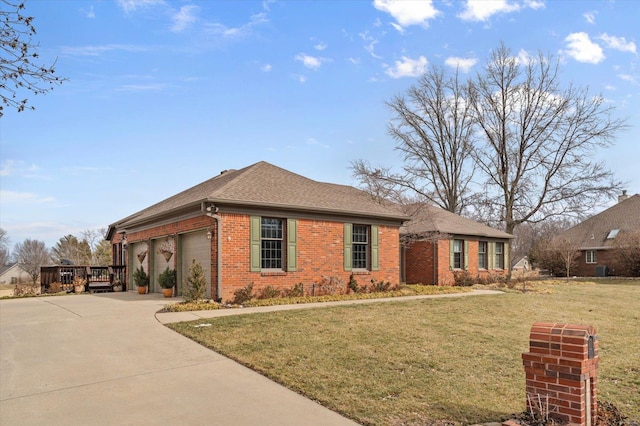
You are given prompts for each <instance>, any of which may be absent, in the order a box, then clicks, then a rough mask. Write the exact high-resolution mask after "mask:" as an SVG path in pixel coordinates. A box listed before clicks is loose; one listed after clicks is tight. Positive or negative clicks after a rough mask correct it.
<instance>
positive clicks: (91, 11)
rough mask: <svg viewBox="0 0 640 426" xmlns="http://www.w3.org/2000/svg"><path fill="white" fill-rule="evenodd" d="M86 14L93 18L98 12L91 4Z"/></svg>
mask: <svg viewBox="0 0 640 426" xmlns="http://www.w3.org/2000/svg"><path fill="white" fill-rule="evenodd" d="M84 16H86V17H87V18H89V19H93V18H95V17H96V12H95V11H94V10H93V6H91V7H90V8H89V10H87V11H86V12H84Z"/></svg>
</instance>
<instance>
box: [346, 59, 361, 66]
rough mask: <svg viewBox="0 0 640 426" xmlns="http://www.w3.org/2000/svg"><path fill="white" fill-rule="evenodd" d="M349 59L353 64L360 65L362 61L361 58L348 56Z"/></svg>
mask: <svg viewBox="0 0 640 426" xmlns="http://www.w3.org/2000/svg"><path fill="white" fill-rule="evenodd" d="M347 60H348V61H349V62H351V63H352V64H353V65H358V64H359V63H360V58H348V59H347Z"/></svg>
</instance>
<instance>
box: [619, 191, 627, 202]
mask: <svg viewBox="0 0 640 426" xmlns="http://www.w3.org/2000/svg"><path fill="white" fill-rule="evenodd" d="M627 198H629V196H628V195H627V190H626V189H625V190H623V191H622V195H618V202H621V201H624V200H626V199H627Z"/></svg>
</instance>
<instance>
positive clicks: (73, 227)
mask: <svg viewBox="0 0 640 426" xmlns="http://www.w3.org/2000/svg"><path fill="white" fill-rule="evenodd" d="M26 13H27V14H28V15H31V16H34V17H35V18H36V19H35V26H36V28H37V30H38V34H37V41H38V42H39V43H40V48H39V51H40V54H41V59H42V61H43V63H50V62H51V61H52V60H54V59H55V58H57V73H58V74H60V75H62V76H65V77H67V78H69V81H67V82H66V83H65V84H63V85H62V86H59V87H56V89H55V90H54V91H53V92H51V93H49V94H47V95H45V96H36V97H33V96H32V97H31V98H30V99H31V103H32V104H33V105H34V106H35V107H36V110H35V111H27V112H22V113H17V112H14V111H10V110H6V109H5V115H4V117H2V118H0V190H1V193H0V227H2V228H4V229H5V230H7V231H8V234H9V238H10V240H11V247H13V245H14V244H15V243H16V242H21V241H23V240H24V239H25V238H35V239H38V240H42V241H44V242H45V243H46V244H47V246H52V245H54V244H55V243H56V242H57V241H58V240H59V238H61V237H62V236H64V235H66V234H74V235H77V236H80V234H81V232H82V231H83V230H87V229H97V228H102V227H106V226H107V225H109V224H110V223H113V222H115V221H116V220H118V219H121V218H123V217H125V216H128V215H129V214H132V213H134V212H136V211H138V210H140V209H142V208H145V207H147V206H149V205H151V204H153V203H156V202H158V201H160V200H162V199H164V198H166V197H168V196H171V195H173V194H175V193H177V192H179V191H181V190H184V189H187V188H189V187H191V186H193V185H195V184H197V183H199V182H202V181H204V180H206V179H209V178H211V177H213V176H215V175H217V174H218V173H219V172H220V171H221V170H224V169H232V168H233V169H237V168H242V167H244V166H247V165H250V164H253V163H255V162H257V161H261V160H264V161H268V162H270V163H273V164H275V165H278V166H280V167H283V168H286V169H288V170H291V171H293V172H296V173H299V174H302V175H304V176H307V177H309V178H312V179H315V180H320V181H326V182H334V183H341V184H356V182H355V181H354V179H353V177H352V176H351V171H350V169H349V166H350V164H351V161H353V160H356V159H366V160H368V161H370V162H371V163H372V164H382V165H388V166H398V165H400V164H401V159H400V156H399V154H398V153H397V152H396V151H394V149H393V147H394V145H395V143H394V141H393V140H392V138H391V137H390V136H389V135H388V133H387V123H388V121H389V119H390V118H391V113H390V111H389V110H388V109H387V108H386V107H385V105H384V102H385V101H387V100H390V99H391V98H392V97H393V96H394V95H397V94H402V93H403V92H404V91H406V89H407V88H409V87H410V86H411V85H413V84H414V83H415V82H416V79H417V77H418V76H419V75H420V73H421V72H422V71H423V70H424V69H425V67H428V66H430V65H445V66H451V67H455V66H456V65H458V66H459V67H460V69H461V70H462V71H463V72H464V73H468V74H469V75H473V73H475V72H477V71H479V70H480V68H481V67H482V66H483V64H484V63H485V62H486V59H487V57H488V55H489V52H490V50H491V49H495V48H496V47H497V46H498V45H499V43H500V42H501V41H503V42H504V43H505V44H506V45H507V46H508V47H510V48H511V49H512V50H513V51H514V53H518V54H526V53H529V54H534V53H536V52H537V51H538V50H540V51H542V52H543V53H551V54H554V55H556V56H557V57H559V58H560V60H561V63H562V65H561V66H562V76H561V78H562V80H563V81H564V82H566V83H569V82H573V83H574V84H578V85H581V86H589V88H590V90H591V91H593V92H594V94H599V93H601V94H602V95H603V96H604V97H605V98H606V100H607V102H610V103H611V104H612V105H614V106H615V107H616V113H617V115H618V116H619V117H626V118H628V124H629V125H630V126H631V128H630V129H629V130H628V131H626V132H625V133H622V134H620V137H619V139H618V141H617V143H616V146H615V147H613V148H611V149H608V150H606V151H602V152H601V153H600V154H599V155H598V159H599V160H601V161H605V162H606V164H607V165H608V166H609V167H610V168H611V169H613V170H615V173H616V177H617V178H618V179H621V180H623V181H626V182H628V183H629V184H628V185H627V188H628V190H629V192H630V193H640V171H639V159H640V61H639V60H638V43H640V30H639V27H638V24H637V23H638V20H639V19H640V6H638V3H637V2H635V1H631V0H629V1H598V2H595V1H546V2H545V1H537V0H528V1H515V0H509V1H488V0H481V1H468V2H466V1H465V2H463V1H460V2H458V1H433V2H430V1H405V2H394V1H391V0H376V1H373V2H372V1H315V2H313V1H312V2H303V1H169V0H135V1H134V0H117V1H116V0H101V1H90V0H87V1H72V0H66V1H58V0H47V1H44V0H28V1H27V4H26Z"/></svg>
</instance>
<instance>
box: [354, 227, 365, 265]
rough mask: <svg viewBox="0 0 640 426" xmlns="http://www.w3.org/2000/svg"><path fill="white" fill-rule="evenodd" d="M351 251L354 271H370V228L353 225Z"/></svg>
mask: <svg viewBox="0 0 640 426" xmlns="http://www.w3.org/2000/svg"><path fill="white" fill-rule="evenodd" d="M351 251H352V256H351V259H352V264H351V267H352V268H353V269H368V263H369V262H368V260H369V227H368V226H366V225H353V233H352V236H351Z"/></svg>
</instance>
